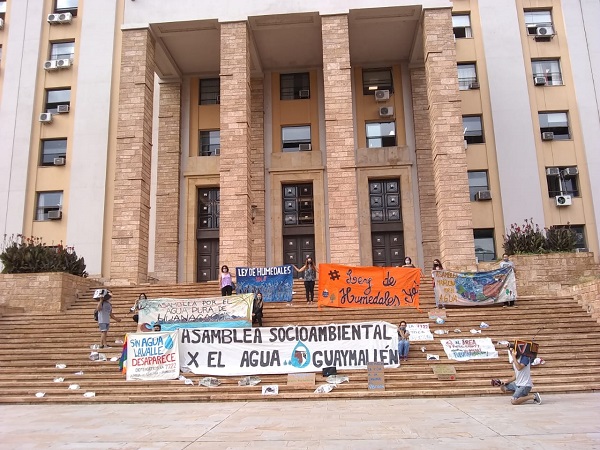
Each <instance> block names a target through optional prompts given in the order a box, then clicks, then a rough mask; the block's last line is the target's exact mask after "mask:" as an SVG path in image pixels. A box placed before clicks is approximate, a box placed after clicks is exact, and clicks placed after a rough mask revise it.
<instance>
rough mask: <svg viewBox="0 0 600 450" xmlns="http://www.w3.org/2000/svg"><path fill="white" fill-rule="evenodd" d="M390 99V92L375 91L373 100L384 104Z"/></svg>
mask: <svg viewBox="0 0 600 450" xmlns="http://www.w3.org/2000/svg"><path fill="white" fill-rule="evenodd" d="M389 99H390V91H388V90H383V89H378V90H377V91H375V100H376V101H378V102H384V101H386V100H389Z"/></svg>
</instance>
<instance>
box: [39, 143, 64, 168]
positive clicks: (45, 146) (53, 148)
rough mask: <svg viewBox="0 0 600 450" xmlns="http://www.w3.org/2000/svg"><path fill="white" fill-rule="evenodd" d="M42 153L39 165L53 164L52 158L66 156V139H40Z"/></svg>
mask: <svg viewBox="0 0 600 450" xmlns="http://www.w3.org/2000/svg"><path fill="white" fill-rule="evenodd" d="M41 153H42V155H41V158H40V165H42V166H52V165H54V158H61V157H62V158H64V157H66V156H67V140H66V139H45V140H43V141H42V152H41Z"/></svg>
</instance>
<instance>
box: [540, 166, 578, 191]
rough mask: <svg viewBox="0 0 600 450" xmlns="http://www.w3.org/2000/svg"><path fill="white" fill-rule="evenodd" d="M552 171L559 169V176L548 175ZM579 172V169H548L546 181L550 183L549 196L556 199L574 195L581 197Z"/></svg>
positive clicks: (572, 167)
mask: <svg viewBox="0 0 600 450" xmlns="http://www.w3.org/2000/svg"><path fill="white" fill-rule="evenodd" d="M552 169H558V172H559V174H558V175H548V172H551V171H552ZM578 175H579V171H578V170H577V167H574V166H571V167H547V168H546V181H547V183H548V196H549V197H556V196H557V195H572V196H573V197H579V183H578V179H577V178H578Z"/></svg>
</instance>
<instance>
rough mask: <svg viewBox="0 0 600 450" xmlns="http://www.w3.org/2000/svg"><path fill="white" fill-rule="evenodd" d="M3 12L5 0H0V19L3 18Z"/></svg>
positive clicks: (4, 12) (4, 11)
mask: <svg viewBox="0 0 600 450" xmlns="http://www.w3.org/2000/svg"><path fill="white" fill-rule="evenodd" d="M5 14H6V2H5V1H0V19H4V15H5Z"/></svg>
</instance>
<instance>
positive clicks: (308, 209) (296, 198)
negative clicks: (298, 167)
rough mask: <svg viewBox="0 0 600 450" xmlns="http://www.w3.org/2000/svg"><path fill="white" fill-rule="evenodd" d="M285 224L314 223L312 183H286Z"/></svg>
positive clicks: (284, 196)
mask: <svg viewBox="0 0 600 450" xmlns="http://www.w3.org/2000/svg"><path fill="white" fill-rule="evenodd" d="M282 189H283V211H282V212H283V226H284V227H293V226H296V225H314V223H315V213H314V201H313V188H312V184H284V185H282Z"/></svg>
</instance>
